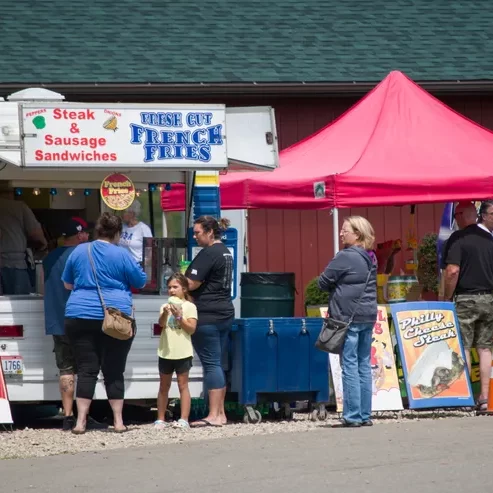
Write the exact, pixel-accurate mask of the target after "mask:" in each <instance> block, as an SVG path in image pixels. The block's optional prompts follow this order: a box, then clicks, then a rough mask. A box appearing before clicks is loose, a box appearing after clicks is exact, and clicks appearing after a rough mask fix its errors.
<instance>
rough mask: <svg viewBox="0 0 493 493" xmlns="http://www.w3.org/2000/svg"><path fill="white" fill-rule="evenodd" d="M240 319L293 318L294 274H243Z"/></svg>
mask: <svg viewBox="0 0 493 493" xmlns="http://www.w3.org/2000/svg"><path fill="white" fill-rule="evenodd" d="M240 285H241V318H259V317H261V318H266V317H294V294H295V292H296V287H295V282H294V272H243V273H242V274H241V281H240Z"/></svg>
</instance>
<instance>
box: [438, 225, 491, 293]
mask: <svg viewBox="0 0 493 493" xmlns="http://www.w3.org/2000/svg"><path fill="white" fill-rule="evenodd" d="M450 239H451V240H453V241H450V240H449V247H448V253H447V258H446V261H445V263H446V264H447V265H449V264H454V265H458V266H459V267H460V271H459V280H458V281H457V287H456V289H455V293H456V294H466V293H467V294H469V293H470V294H473V293H478V292H481V291H491V292H493V236H492V235H491V233H488V232H487V231H485V230H484V229H482V228H480V227H479V226H478V225H476V224H472V225H471V226H467V227H466V228H464V229H463V230H461V231H457V232H455V233H454V234H453V235H452V236H451V237H450Z"/></svg>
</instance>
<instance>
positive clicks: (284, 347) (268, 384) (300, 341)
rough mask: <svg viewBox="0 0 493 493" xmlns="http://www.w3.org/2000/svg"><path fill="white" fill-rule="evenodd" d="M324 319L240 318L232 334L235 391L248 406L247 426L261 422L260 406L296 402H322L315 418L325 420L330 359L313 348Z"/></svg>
mask: <svg viewBox="0 0 493 493" xmlns="http://www.w3.org/2000/svg"><path fill="white" fill-rule="evenodd" d="M321 327H322V319H320V318H318V319H317V318H242V319H237V320H236V321H235V324H234V326H233V331H232V334H231V338H232V341H231V353H232V354H231V364H232V366H231V375H230V376H231V392H235V393H237V394H238V402H239V403H240V404H242V405H244V406H245V409H246V413H245V416H244V420H245V421H246V422H257V421H259V420H260V418H259V417H258V416H259V415H258V414H256V413H255V410H254V409H253V406H254V405H256V404H257V403H259V402H266V401H269V402H280V403H283V404H285V405H286V406H288V405H289V404H288V403H289V402H292V401H295V400H308V401H309V402H310V403H311V404H313V403H316V404H318V409H314V410H313V413H312V417H316V418H317V419H325V417H326V411H325V404H327V403H328V401H329V357H328V355H327V353H324V352H322V351H319V350H318V349H316V348H315V341H316V340H317V337H318V334H319V332H320V329H321Z"/></svg>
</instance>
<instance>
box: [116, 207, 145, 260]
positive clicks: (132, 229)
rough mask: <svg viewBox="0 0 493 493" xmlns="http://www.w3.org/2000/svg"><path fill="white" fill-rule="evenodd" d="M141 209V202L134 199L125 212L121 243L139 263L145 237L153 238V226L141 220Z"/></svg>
mask: <svg viewBox="0 0 493 493" xmlns="http://www.w3.org/2000/svg"><path fill="white" fill-rule="evenodd" d="M141 209H142V206H141V203H140V202H139V201H138V200H134V202H133V203H132V205H131V206H130V207H128V208H127V209H125V211H124V212H123V231H122V235H121V238H120V243H119V244H120V246H122V247H123V248H125V249H126V250H127V251H128V252H129V253H130V254H131V255H132V257H133V258H134V259H135V260H136V261H137V262H139V263H141V262H142V252H143V248H144V238H152V231H151V228H150V227H149V226H147V224H145V223H143V222H142V221H140V220H139V216H140V211H141Z"/></svg>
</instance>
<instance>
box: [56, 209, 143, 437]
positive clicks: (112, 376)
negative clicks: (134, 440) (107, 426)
mask: <svg viewBox="0 0 493 493" xmlns="http://www.w3.org/2000/svg"><path fill="white" fill-rule="evenodd" d="M95 232H96V237H97V240H96V241H94V242H92V243H90V244H87V243H86V244H83V245H79V246H78V247H77V248H76V249H75V250H74V251H73V252H72V253H71V255H70V257H69V258H68V260H67V264H66V266H65V270H64V272H63V275H62V281H63V282H64V285H65V287H66V288H67V289H70V290H71V291H72V292H71V294H70V297H69V299H68V302H67V305H66V308H65V332H66V334H67V336H68V338H69V340H70V342H71V344H72V346H73V349H74V354H75V362H76V366H77V391H76V400H77V413H78V416H77V423H76V425H75V427H74V428H73V430H72V433H75V434H78V435H80V434H82V433H84V432H85V431H86V421H87V415H88V412H89V408H90V406H91V401H92V398H93V396H94V390H95V388H96V383H97V379H98V374H99V371H100V370H101V371H102V372H103V376H104V385H105V387H106V394H107V396H108V400H109V403H110V406H111V409H112V411H113V418H114V426H115V432H118V433H121V432H123V431H125V430H126V427H125V425H124V424H123V418H122V411H123V398H124V391H125V385H124V377H123V373H124V372H125V365H126V362H127V355H128V352H129V351H130V347H131V345H132V341H133V337H132V338H131V339H128V340H126V341H121V340H118V339H114V338H113V337H110V336H108V335H106V334H105V333H104V332H103V330H102V323H103V319H104V312H103V307H102V304H101V300H100V298H99V294H98V290H97V286H96V281H95V278H94V273H93V269H92V267H91V261H90V258H89V249H88V247H89V245H91V253H92V258H93V260H94V266H95V268H96V274H97V279H98V282H99V286H100V288H101V291H102V295H103V299H104V301H105V303H106V306H109V307H112V308H118V309H119V310H121V311H122V312H123V313H126V314H127V315H130V316H132V293H131V291H130V288H132V287H133V288H135V289H141V288H143V287H144V285H145V283H146V275H145V273H144V271H143V270H142V268H141V266H140V265H139V264H138V263H137V262H136V261H135V260H134V258H133V257H132V256H131V255H130V254H129V253H128V252H127V251H126V250H125V249H123V248H120V247H118V246H117V245H118V242H119V241H120V235H121V232H122V220H121V218H120V217H117V216H115V215H113V214H109V213H107V212H105V213H103V214H102V215H101V217H100V218H99V219H98V221H97V223H96V228H95ZM134 335H135V332H134Z"/></svg>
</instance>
